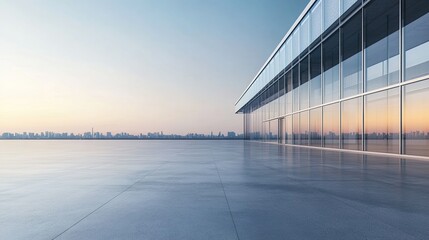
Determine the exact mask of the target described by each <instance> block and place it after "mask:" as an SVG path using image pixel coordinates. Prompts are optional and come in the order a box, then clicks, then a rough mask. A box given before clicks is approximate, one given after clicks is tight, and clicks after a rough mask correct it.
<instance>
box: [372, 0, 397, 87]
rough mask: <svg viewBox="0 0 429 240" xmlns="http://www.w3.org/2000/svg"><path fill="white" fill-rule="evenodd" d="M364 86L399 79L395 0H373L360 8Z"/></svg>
mask: <svg viewBox="0 0 429 240" xmlns="http://www.w3.org/2000/svg"><path fill="white" fill-rule="evenodd" d="M364 12H365V14H364V26H365V52H366V56H365V64H366V90H367V91H371V90H374V89H377V88H382V87H386V86H388V85H391V84H395V83H398V82H399V55H398V54H399V1H398V0H374V1H371V2H370V3H369V4H368V5H367V6H366V7H365V8H364Z"/></svg>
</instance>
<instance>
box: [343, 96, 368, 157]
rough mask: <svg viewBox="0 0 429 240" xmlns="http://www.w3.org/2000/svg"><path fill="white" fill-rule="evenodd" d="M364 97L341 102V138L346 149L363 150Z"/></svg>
mask: <svg viewBox="0 0 429 240" xmlns="http://www.w3.org/2000/svg"><path fill="white" fill-rule="evenodd" d="M362 116H363V115H362V97H359V98H354V99H350V100H347V101H344V102H342V103H341V131H342V134H341V139H342V141H343V148H344V149H352V150H362Z"/></svg>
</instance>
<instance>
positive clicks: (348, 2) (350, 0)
mask: <svg viewBox="0 0 429 240" xmlns="http://www.w3.org/2000/svg"><path fill="white" fill-rule="evenodd" d="M341 2H342V4H343V6H342V8H341V13H345V12H346V11H347V10H348V9H349V8H350V7H351V6H353V4H355V3H356V2H357V0H342V1H341Z"/></svg>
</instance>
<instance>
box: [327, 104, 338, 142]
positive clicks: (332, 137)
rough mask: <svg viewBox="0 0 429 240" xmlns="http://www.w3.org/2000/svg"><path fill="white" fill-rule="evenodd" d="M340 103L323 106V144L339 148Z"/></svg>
mask: <svg viewBox="0 0 429 240" xmlns="http://www.w3.org/2000/svg"><path fill="white" fill-rule="evenodd" d="M339 115H340V113H339V104H338V103H335V104H331V105H328V106H324V107H323V145H324V146H325V147H329V148H339V143H340V129H339V128H340V123H339V117H340V116H339Z"/></svg>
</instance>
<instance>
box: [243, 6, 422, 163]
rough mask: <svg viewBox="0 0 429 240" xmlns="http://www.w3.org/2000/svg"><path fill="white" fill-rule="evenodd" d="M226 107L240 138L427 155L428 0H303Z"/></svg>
mask: <svg viewBox="0 0 429 240" xmlns="http://www.w3.org/2000/svg"><path fill="white" fill-rule="evenodd" d="M426 101H428V102H426ZM235 108H236V112H237V113H243V115H244V121H243V124H244V133H245V138H246V139H249V140H258V141H269V142H277V143H279V144H291V145H301V146H310V147H323V148H335V149H347V150H354V151H368V152H381V153H391V154H404V155H415V156H428V157H429V1H428V0H317V1H316V0H312V1H310V3H309V4H308V5H307V7H306V8H305V9H304V11H303V12H302V13H301V15H300V17H299V18H298V19H297V21H296V22H295V24H294V25H293V26H292V28H291V29H290V30H289V31H288V32H287V34H286V35H285V37H284V38H283V39H282V40H281V42H280V44H279V45H278V46H277V47H276V49H275V50H274V52H273V53H272V55H271V56H270V57H269V58H268V60H267V61H266V63H265V64H264V65H263V66H262V68H261V70H260V71H259V72H258V73H257V75H256V76H255V78H254V79H253V81H252V82H251V83H250V85H249V86H248V87H247V88H246V90H245V91H244V93H243V94H242V95H241V96H240V98H239V100H238V101H237V102H236V104H235Z"/></svg>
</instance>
